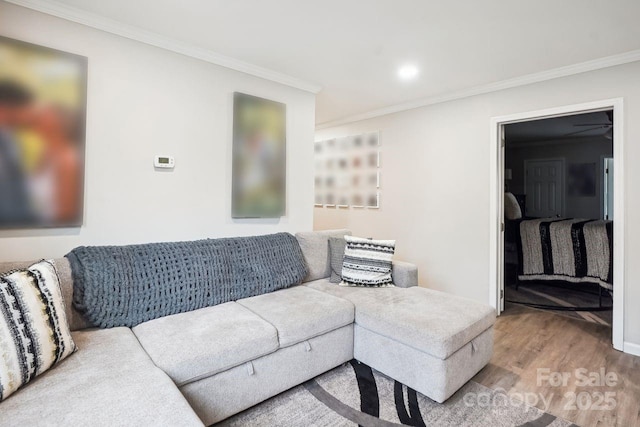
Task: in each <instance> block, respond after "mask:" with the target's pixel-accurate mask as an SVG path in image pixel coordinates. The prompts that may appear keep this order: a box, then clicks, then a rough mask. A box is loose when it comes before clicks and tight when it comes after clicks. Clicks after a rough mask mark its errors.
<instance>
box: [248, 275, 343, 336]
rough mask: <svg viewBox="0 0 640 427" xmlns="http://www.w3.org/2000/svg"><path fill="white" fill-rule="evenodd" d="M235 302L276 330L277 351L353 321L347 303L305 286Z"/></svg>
mask: <svg viewBox="0 0 640 427" xmlns="http://www.w3.org/2000/svg"><path fill="white" fill-rule="evenodd" d="M325 280H326V279H325ZM237 302H238V304H241V305H243V306H244V307H246V308H248V309H249V310H251V311H252V312H254V313H256V314H257V315H258V316H260V317H262V318H263V319H265V320H266V321H267V322H269V323H271V324H272V325H273V326H275V327H276V329H277V330H278V340H279V342H280V347H288V346H290V345H293V344H297V343H299V342H301V341H305V340H308V339H310V338H313V337H317V336H318V335H322V334H325V333H327V332H330V331H333V330H334V329H338V328H340V327H342V326H346V325H349V324H351V323H353V319H354V308H353V304H351V303H350V302H349V301H346V300H344V299H341V298H336V297H334V296H331V295H328V294H326V293H323V292H318V291H316V290H314V289H311V288H308V287H305V286H296V287H293V288H289V289H283V290H280V291H276V292H271V293H269V294H265V295H259V296H255V297H251V298H245V299H241V300H238V301H237Z"/></svg>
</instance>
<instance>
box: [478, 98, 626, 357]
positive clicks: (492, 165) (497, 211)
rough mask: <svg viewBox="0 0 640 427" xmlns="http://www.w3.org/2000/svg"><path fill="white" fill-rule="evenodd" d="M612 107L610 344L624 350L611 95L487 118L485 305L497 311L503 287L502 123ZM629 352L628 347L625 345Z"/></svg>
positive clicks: (619, 104) (616, 134) (620, 151)
mask: <svg viewBox="0 0 640 427" xmlns="http://www.w3.org/2000/svg"><path fill="white" fill-rule="evenodd" d="M611 109H613V162H614V163H613V164H614V171H613V180H614V182H615V186H616V188H615V192H614V196H613V197H614V199H613V206H614V208H613V221H614V227H613V242H614V247H613V277H614V289H615V292H614V293H613V333H612V336H613V347H614V348H615V349H617V350H621V351H624V350H625V344H624V291H625V283H626V280H625V279H626V278H625V269H624V265H625V238H624V237H625V234H624V230H625V218H626V214H625V210H624V195H625V182H624V164H625V149H624V137H625V135H624V99H623V98H612V99H605V100H599V101H593V102H586V103H581V104H573V105H564V106H558V107H552V108H546V109H542V110H535V111H528V112H521V113H516V114H509V115H505V116H496V117H492V118H491V119H490V140H489V144H490V145H489V148H490V150H489V151H490V161H489V236H490V238H489V304H491V306H492V307H494V308H495V309H496V314H498V315H499V314H500V311H501V304H502V298H501V291H502V290H503V289H504V278H503V274H502V269H503V268H504V257H503V252H504V240H503V232H502V231H501V227H502V224H503V218H504V156H503V147H502V143H501V136H502V131H503V129H504V125H506V124H510V123H517V122H525V121H531V120H539V119H544V118H552V117H560V116H567V115H573V114H582V113H587V112H595V111H603V110H611ZM629 350H630V351H631V350H632V349H631V348H629Z"/></svg>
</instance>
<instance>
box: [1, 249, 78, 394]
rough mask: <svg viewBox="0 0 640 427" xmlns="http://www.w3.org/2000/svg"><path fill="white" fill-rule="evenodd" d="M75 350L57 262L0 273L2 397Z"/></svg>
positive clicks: (44, 262)
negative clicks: (56, 265) (65, 309)
mask: <svg viewBox="0 0 640 427" xmlns="http://www.w3.org/2000/svg"><path fill="white" fill-rule="evenodd" d="M74 351H76V345H75V343H74V342H73V338H72V337H71V332H70V330H69V324H68V323H67V317H66V315H65V311H64V302H63V300H62V292H61V291H60V281H59V279H58V273H57V271H56V269H55V266H54V264H53V262H52V261H44V260H43V261H40V262H38V263H36V264H33V265H32V266H31V267H29V268H26V269H24V270H16V271H12V272H9V273H5V274H2V275H0V402H1V401H2V400H4V399H6V398H7V397H8V396H9V395H10V394H12V393H13V392H15V391H16V390H17V389H18V388H20V387H22V386H23V385H25V384H27V383H28V382H29V381H31V380H33V379H34V378H35V377H36V376H38V375H40V374H42V373H43V372H45V371H46V370H48V369H49V368H51V367H52V366H54V365H55V364H56V363H58V362H60V361H61V360H62V359H64V358H65V357H67V356H69V355H70V354H71V353H73V352H74Z"/></svg>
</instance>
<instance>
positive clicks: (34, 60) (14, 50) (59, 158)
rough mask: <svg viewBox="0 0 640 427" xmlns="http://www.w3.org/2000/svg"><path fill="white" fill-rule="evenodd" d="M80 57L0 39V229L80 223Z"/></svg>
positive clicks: (83, 66) (83, 62)
mask: <svg viewBox="0 0 640 427" xmlns="http://www.w3.org/2000/svg"><path fill="white" fill-rule="evenodd" d="M86 86H87V58H85V57H82V56H78V55H73V54H69V53H65V52H61V51H58V50H54V49H49V48H45V47H42V46H37V45H33V44H30V43H25V42H21V41H18V40H13V39H9V38H6V37H0V228H35V227H69V226H79V225H82V216H83V215H82V212H83V193H84V190H83V188H84V185H83V182H84V179H83V178H84V145H85V116H86V100H87V97H86Z"/></svg>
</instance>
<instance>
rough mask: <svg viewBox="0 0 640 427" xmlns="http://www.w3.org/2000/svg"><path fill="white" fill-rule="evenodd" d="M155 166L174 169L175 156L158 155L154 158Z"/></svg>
mask: <svg viewBox="0 0 640 427" xmlns="http://www.w3.org/2000/svg"><path fill="white" fill-rule="evenodd" d="M153 166H155V167H157V168H165V169H173V167H174V166H175V161H174V160H173V156H156V157H155V159H153Z"/></svg>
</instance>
